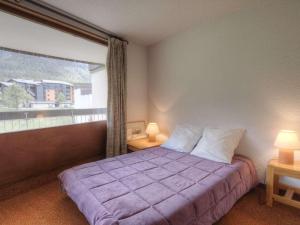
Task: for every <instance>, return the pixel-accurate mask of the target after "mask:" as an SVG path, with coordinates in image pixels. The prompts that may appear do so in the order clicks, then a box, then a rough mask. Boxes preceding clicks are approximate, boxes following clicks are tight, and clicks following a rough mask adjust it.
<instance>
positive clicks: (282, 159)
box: [278, 149, 294, 164]
mask: <svg viewBox="0 0 300 225" xmlns="http://www.w3.org/2000/svg"><path fill="white" fill-rule="evenodd" d="M278 162H279V163H283V164H294V151H293V150H289V149H279V157H278Z"/></svg>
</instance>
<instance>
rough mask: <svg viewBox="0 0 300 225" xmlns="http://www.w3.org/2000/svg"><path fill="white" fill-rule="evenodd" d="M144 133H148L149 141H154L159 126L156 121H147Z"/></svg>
mask: <svg viewBox="0 0 300 225" xmlns="http://www.w3.org/2000/svg"><path fill="white" fill-rule="evenodd" d="M146 134H148V135H149V141H150V142H155V141H156V135H157V134H159V128H158V125H157V123H149V124H148V126H147V129H146Z"/></svg>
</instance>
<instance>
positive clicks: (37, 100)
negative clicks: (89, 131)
mask: <svg viewBox="0 0 300 225" xmlns="http://www.w3.org/2000/svg"><path fill="white" fill-rule="evenodd" d="M0 26H1V27H2V31H1V35H0V133H6V132H15V131H22V130H30V129H39V128H47V127H54V126H63V125H70V124H78V123H87V122H94V121H99V120H106V101H107V77H106V70H105V59H106V54H107V46H104V45H101V44H99V43H95V42H92V41H90V40H86V39H83V38H80V37H77V36H74V35H71V34H69V33H65V32H61V31H59V30H56V29H53V28H50V27H47V26H44V25H41V24H38V23H34V22H31V21H28V20H24V19H22V18H19V17H16V16H13V15H10V14H7V13H3V12H0Z"/></svg>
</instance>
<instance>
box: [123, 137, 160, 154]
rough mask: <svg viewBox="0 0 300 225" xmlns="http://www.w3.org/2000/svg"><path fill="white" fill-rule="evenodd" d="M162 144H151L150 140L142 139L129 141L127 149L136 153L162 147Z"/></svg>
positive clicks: (156, 142)
mask: <svg viewBox="0 0 300 225" xmlns="http://www.w3.org/2000/svg"><path fill="white" fill-rule="evenodd" d="M161 144H162V142H160V141H155V142H150V141H149V140H148V138H142V139H137V140H133V141H128V142H127V149H128V151H129V152H135V151H140V150H145V149H147V148H152V147H157V146H160V145H161Z"/></svg>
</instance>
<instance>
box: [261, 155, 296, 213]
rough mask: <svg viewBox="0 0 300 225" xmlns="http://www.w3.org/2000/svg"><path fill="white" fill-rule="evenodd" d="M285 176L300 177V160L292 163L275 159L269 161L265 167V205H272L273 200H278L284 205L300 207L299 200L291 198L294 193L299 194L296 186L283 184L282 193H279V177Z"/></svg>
mask: <svg viewBox="0 0 300 225" xmlns="http://www.w3.org/2000/svg"><path fill="white" fill-rule="evenodd" d="M280 176H287V177H293V178H297V179H300V161H298V162H297V161H295V162H294V164H292V165H288V164H282V163H279V162H278V160H277V159H273V160H271V161H270V162H269V164H268V168H267V205H268V206H271V207H272V204H273V201H278V202H281V203H283V204H286V205H290V206H294V207H297V208H300V201H296V200H294V199H293V195H294V193H298V194H300V190H299V189H298V188H293V187H289V186H287V185H283V186H282V187H283V188H284V189H286V192H285V194H284V195H279V193H278V192H279V186H280V184H279V177H280Z"/></svg>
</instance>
